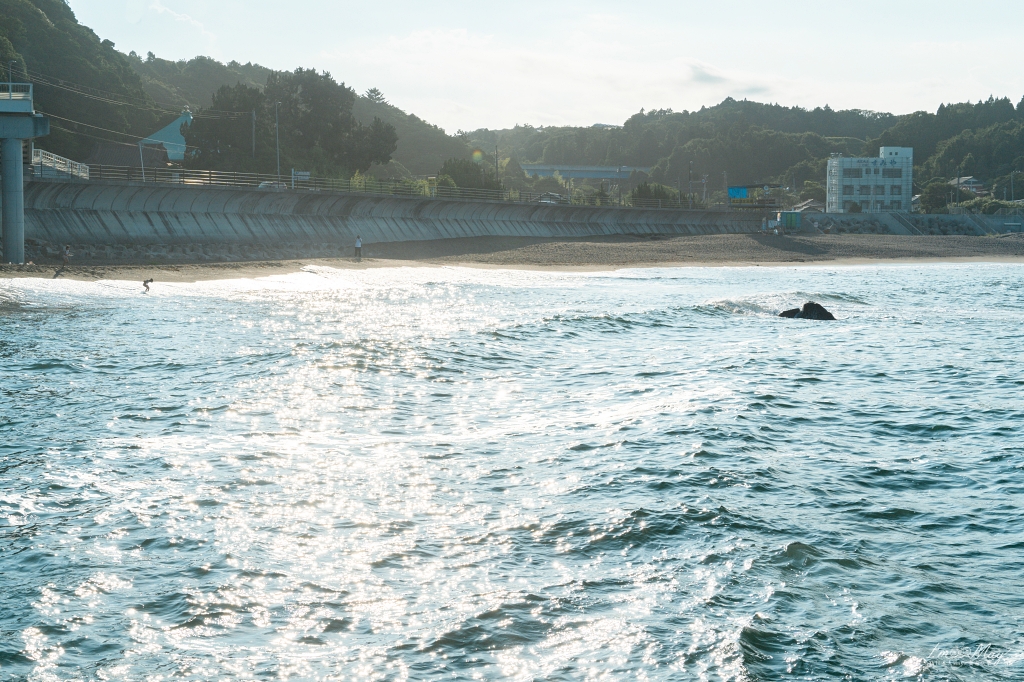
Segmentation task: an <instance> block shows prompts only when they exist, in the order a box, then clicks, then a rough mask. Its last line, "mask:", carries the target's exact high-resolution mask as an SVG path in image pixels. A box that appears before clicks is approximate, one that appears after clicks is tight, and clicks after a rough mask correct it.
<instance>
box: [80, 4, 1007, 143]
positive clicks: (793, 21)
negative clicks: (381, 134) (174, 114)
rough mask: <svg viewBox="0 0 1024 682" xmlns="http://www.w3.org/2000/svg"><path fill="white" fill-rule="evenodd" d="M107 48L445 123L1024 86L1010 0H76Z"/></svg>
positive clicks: (865, 103) (856, 103)
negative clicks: (389, 106) (244, 71)
mask: <svg viewBox="0 0 1024 682" xmlns="http://www.w3.org/2000/svg"><path fill="white" fill-rule="evenodd" d="M70 5H71V7H72V9H73V10H74V11H75V13H76V14H77V16H78V19H79V21H81V22H82V23H84V24H86V25H88V26H90V27H92V28H93V29H94V30H95V31H96V32H97V33H98V34H99V36H100V37H101V38H109V39H110V40H113V41H114V42H115V43H116V44H117V47H118V49H120V50H123V51H124V52H128V51H130V50H135V51H136V52H138V53H139V54H142V55H145V54H146V52H149V51H152V52H154V53H156V54H157V55H158V56H160V57H163V58H166V59H182V58H190V57H193V56H195V55H199V54H202V55H208V56H211V57H214V58H216V59H219V60H221V61H229V60H232V59H235V60H238V61H240V62H243V63H244V62H247V61H253V62H258V63H260V64H263V65H265V66H269V67H272V68H275V69H289V70H290V69H294V68H295V67H297V66H303V67H315V68H317V69H320V70H327V71H330V72H331V73H332V74H333V75H334V77H335V78H336V79H337V80H339V81H344V82H345V83H347V84H348V85H350V86H352V87H353V88H355V89H356V90H357V91H358V92H363V91H365V90H366V89H368V88H371V87H377V88H379V89H380V90H381V91H383V93H384V95H385V96H386V97H387V98H388V100H389V101H391V102H392V103H393V104H395V105H397V106H399V107H401V108H402V109H404V110H406V111H409V112H412V113H415V114H417V115H419V116H420V117H422V118H425V119H427V120H428V121H431V122H432V123H436V124H438V125H440V126H442V127H443V128H445V129H447V130H448V131H449V132H454V131H455V130H456V129H459V128H462V129H465V130H472V129H476V128H482V127H487V128H503V127H510V126H512V125H514V124H516V123H530V124H533V125H552V124H573V125H590V124H592V123H622V121H623V120H625V119H626V118H627V117H628V116H630V115H631V114H633V113H635V112H637V111H639V110H640V109H641V108H647V109H652V108H672V109H675V110H681V109H699V108H700V107H701V106H703V105H711V104H715V103H717V102H719V101H721V100H722V99H723V98H725V97H727V96H732V97H735V98H737V99H742V98H749V99H753V100H757V101H763V102H765V101H768V102H778V103H780V104H786V105H801V106H806V107H814V106H821V105H825V104H829V105H831V106H832V107H833V108H862V109H875V110H880V111H891V112H894V113H906V112H909V111H914V110H918V109H927V110H931V111H934V110H935V108H936V107H938V105H939V104H940V103H941V102H958V101H964V100H977V99H987V98H988V96H989V95H990V94H994V95H996V96H997V97H1001V96H1008V97H1010V98H1012V99H1013V101H1014V102H1017V101H1019V100H1020V99H1021V96H1022V95H1024V69H1022V68H1021V67H1020V64H1021V61H1022V60H1021V56H1020V55H1021V52H1022V48H1024V41H1022V40H1021V35H1022V33H1021V32H1022V29H1024V2H1021V0H1012V1H1011V0H988V1H986V0H973V2H963V1H962V0H958V1H956V2H952V1H947V0H884V1H880V0H856V2H854V1H853V0H847V1H845V2H825V1H824V0H816V1H814V2H811V1H803V0H792V1H787V0H777V1H776V2H747V1H744V0H739V1H734V2H707V1H705V2H689V1H686V0H677V1H676V2H667V1H661V0H649V1H648V2H645V3H625V2H621V0H620V1H618V2H605V1H604V0H590V1H588V2H535V1H533V0H520V1H518V2H506V3H493V2H482V1H480V0H477V1H476V2H462V1H458V2H456V1H445V0H433V1H432V2H415V3H413V2H408V3H406V2H401V1H397V2H396V1H392V2H367V1H366V0H362V1H360V2H339V1H333V2H332V1H328V0H303V1H301V2H282V1H281V0H273V1H270V0H245V1H243V0H127V1H126V0H70Z"/></svg>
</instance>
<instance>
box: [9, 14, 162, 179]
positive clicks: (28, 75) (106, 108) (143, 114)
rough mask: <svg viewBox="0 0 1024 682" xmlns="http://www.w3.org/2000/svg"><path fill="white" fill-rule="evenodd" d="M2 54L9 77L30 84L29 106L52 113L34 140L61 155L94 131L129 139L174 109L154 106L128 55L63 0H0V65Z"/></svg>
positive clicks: (86, 143)
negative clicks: (45, 130)
mask: <svg viewBox="0 0 1024 682" xmlns="http://www.w3.org/2000/svg"><path fill="white" fill-rule="evenodd" d="M10 60H15V61H16V64H15V67H14V73H15V79H16V80H17V79H20V80H26V79H27V80H30V81H32V82H33V83H35V106H36V109H37V110H39V111H42V112H45V113H47V114H49V115H51V117H52V118H51V127H50V130H51V133H50V136H49V137H47V138H46V139H45V142H41V146H45V148H46V149H48V150H51V151H53V152H56V153H58V154H61V155H63V156H67V157H70V158H72V159H82V158H84V157H85V156H87V155H88V153H89V150H90V149H92V146H93V145H94V144H95V141H96V139H97V138H102V139H110V140H117V141H122V142H132V141H134V139H136V138H132V137H130V136H131V135H135V136H140V135H146V134H148V133H151V132H153V131H155V130H157V129H158V128H159V127H161V126H163V125H166V124H167V123H169V122H170V121H172V120H174V118H175V116H176V114H174V113H172V112H164V111H161V110H160V109H159V108H158V107H156V106H154V104H153V101H152V100H151V99H150V98H149V96H148V95H147V94H146V92H145V90H144V89H143V87H142V80H141V79H140V78H139V76H138V74H136V73H135V71H134V70H133V69H132V68H131V65H130V64H129V59H128V57H127V56H126V55H124V54H121V53H120V52H118V51H117V50H116V49H114V44H113V43H112V42H110V41H109V40H103V41H101V40H100V39H99V37H98V36H97V35H96V34H95V33H93V32H92V30H90V29H89V28H87V27H85V26H82V25H81V24H79V23H78V21H77V20H76V19H75V15H74V13H73V12H72V11H71V9H70V8H69V7H68V6H67V5H66V4H65V3H64V2H63V0H0V63H2V64H3V66H4V67H5V71H6V67H7V64H8V62H9V61H10ZM4 77H5V78H6V77H7V74H6V73H4ZM125 103H130V104H131V105H128V104H125ZM71 120H74V121H82V122H84V123H88V124H90V126H93V127H88V126H85V125H78V124H74V123H71V122H70V121H71ZM101 128H102V130H100V129H101ZM118 133H124V134H125V135H119V134H118Z"/></svg>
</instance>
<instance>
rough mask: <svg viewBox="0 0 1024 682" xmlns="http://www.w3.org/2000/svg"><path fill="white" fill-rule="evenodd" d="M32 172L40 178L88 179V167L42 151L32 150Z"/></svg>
mask: <svg viewBox="0 0 1024 682" xmlns="http://www.w3.org/2000/svg"><path fill="white" fill-rule="evenodd" d="M32 172H33V173H34V174H35V176H36V177H40V178H80V179H82V180H88V179H89V167H88V166H86V165H85V164H84V163H78V162H77V161H72V160H71V159H65V158H64V157H63V156H57V155H56V154H51V153H50V152H48V151H44V150H42V149H33V150H32Z"/></svg>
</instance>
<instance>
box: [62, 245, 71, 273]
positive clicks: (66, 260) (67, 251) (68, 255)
mask: <svg viewBox="0 0 1024 682" xmlns="http://www.w3.org/2000/svg"><path fill="white" fill-rule="evenodd" d="M63 255H64V260H63V262H62V263H61V267H62V268H66V267H67V266H68V263H70V262H71V255H72V254H71V244H65V245H64V254H63Z"/></svg>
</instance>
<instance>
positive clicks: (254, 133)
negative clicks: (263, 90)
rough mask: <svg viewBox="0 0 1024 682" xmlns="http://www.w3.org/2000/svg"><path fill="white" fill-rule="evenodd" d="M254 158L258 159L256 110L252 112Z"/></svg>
mask: <svg viewBox="0 0 1024 682" xmlns="http://www.w3.org/2000/svg"><path fill="white" fill-rule="evenodd" d="M252 158H253V160H255V159H256V110H255V109H253V110H252Z"/></svg>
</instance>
